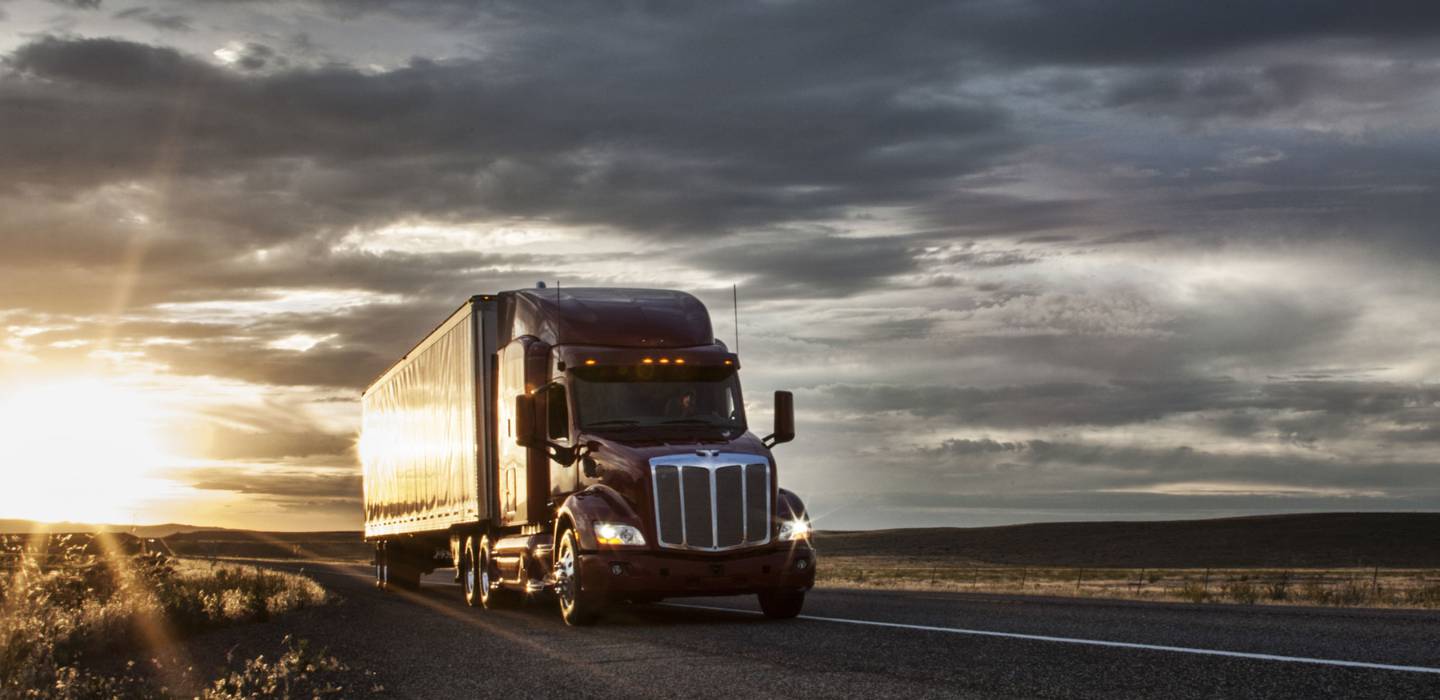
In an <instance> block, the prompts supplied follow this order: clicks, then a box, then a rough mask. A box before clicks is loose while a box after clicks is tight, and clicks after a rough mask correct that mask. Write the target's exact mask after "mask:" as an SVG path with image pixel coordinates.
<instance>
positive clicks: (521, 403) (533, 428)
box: [515, 394, 541, 447]
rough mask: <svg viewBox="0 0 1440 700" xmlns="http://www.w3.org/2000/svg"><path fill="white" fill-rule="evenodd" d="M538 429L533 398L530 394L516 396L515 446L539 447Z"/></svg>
mask: <svg viewBox="0 0 1440 700" xmlns="http://www.w3.org/2000/svg"><path fill="white" fill-rule="evenodd" d="M539 427H540V426H539V425H538V424H536V422H535V397H534V396H531V395H530V394H518V395H516V396H515V444H517V445H519V446H521V447H539V446H540V445H541V441H540V439H539V438H540V436H539V435H538V434H537V433H538V432H539Z"/></svg>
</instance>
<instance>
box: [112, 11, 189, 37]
mask: <svg viewBox="0 0 1440 700" xmlns="http://www.w3.org/2000/svg"><path fill="white" fill-rule="evenodd" d="M115 19H130V20H135V21H136V22H141V23H144V24H148V25H150V26H152V27H154V28H156V29H164V30H168V31H172V32H188V31H191V30H193V29H194V28H195V27H194V26H193V22H194V20H192V19H191V18H190V17H189V16H187V15H183V14H179V13H174V12H164V11H161V10H156V9H154V8H150V7H131V8H128V9H124V10H120V11H119V12H116V13H115Z"/></svg>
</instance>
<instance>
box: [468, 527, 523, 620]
mask: <svg viewBox="0 0 1440 700" xmlns="http://www.w3.org/2000/svg"><path fill="white" fill-rule="evenodd" d="M477 551H478V556H479V559H478V560H477V561H478V563H479V565H478V566H477V567H476V570H475V571H476V574H477V575H478V577H479V578H478V581H479V593H480V605H481V606H483V607H484V608H485V609H486V610H498V609H500V608H509V607H514V606H515V603H516V602H517V601H518V600H519V598H520V596H519V595H518V594H517V593H515V591H511V590H506V589H505V588H501V587H500V583H499V581H500V577H499V576H497V575H496V572H495V555H494V551H495V550H494V547H493V546H491V543H490V536H489V535H484V536H482V537H481V538H480V548H479V549H478V550H477Z"/></svg>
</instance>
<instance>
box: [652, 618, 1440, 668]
mask: <svg viewBox="0 0 1440 700" xmlns="http://www.w3.org/2000/svg"><path fill="white" fill-rule="evenodd" d="M661 605H666V606H669V607H673V608H694V609H696V610H718V611H721V612H731V613H743V614H746V615H759V614H761V613H760V612H758V611H755V610H741V609H738V608H722V607H719V606H712V605H686V604H682V603H661ZM799 617H800V619H802V620H816V621H818V622H839V623H843V624H847V625H868V626H871V627H895V628H898V629H909V630H921V631H923V632H945V633H947V634H968V635H973V636H978V637H1003V638H1005V639H1024V640H1027V641H1033V642H1056V643H1059V644H1084V645H1088V646H1097V647H1115V648H1120V649H1143V650H1146V651H1172V652H1177V653H1181V654H1199V655H1203V656H1226V657H1230V658H1235V659H1251V660H1255V661H1286V662H1290V663H1297V664H1315V665H1318V666H1340V667H1344V668H1365V669H1371V670H1377V671H1405V672H1409V673H1440V668H1432V667H1429V666H1401V665H1397V664H1376V663H1370V662H1368V661H1344V660H1340V659H1316V658H1311V657H1307V656H1281V655H1279V654H1255V653H1251V652H1246V651H1224V650H1221V649H1196V648H1193V647H1173V646H1167V645H1164V644H1137V643H1134V642H1111V641H1106V640H1103V639H1077V638H1075V637H1051V636H1048V635H1043V634H1019V633H1016V632H994V631H991V630H972V629H965V628H962V627H932V626H930V625H907V624H903V623H899V622H878V621H875V620H849V619H846V618H843V617H821V616H819V615H801V616H799Z"/></svg>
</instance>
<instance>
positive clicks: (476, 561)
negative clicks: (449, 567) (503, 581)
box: [459, 537, 489, 608]
mask: <svg viewBox="0 0 1440 700" xmlns="http://www.w3.org/2000/svg"><path fill="white" fill-rule="evenodd" d="M482 561H483V560H482V559H481V558H480V546H479V544H478V541H477V540H476V539H475V538H474V537H466V538H465V541H464V543H463V544H461V546H460V564H459V566H460V585H461V587H462V589H463V590H464V591H465V604H466V605H468V606H470V607H472V608H478V607H480V606H481V605H483V604H484V601H483V598H482V596H481V593H480V590H481V589H480V586H481V582H482V581H484V582H485V583H487V584H488V583H489V580H488V577H484V576H481V575H480V572H481V568H480V566H481V562H482Z"/></svg>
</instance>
